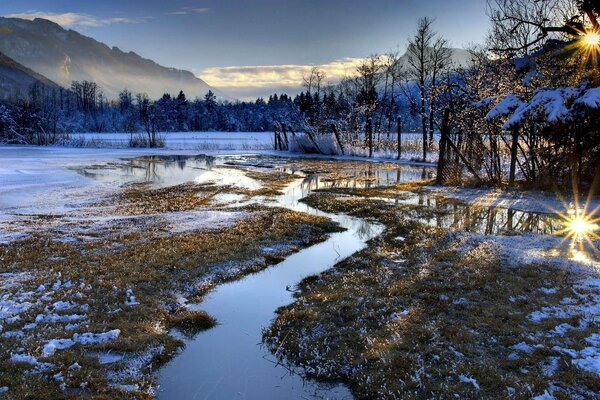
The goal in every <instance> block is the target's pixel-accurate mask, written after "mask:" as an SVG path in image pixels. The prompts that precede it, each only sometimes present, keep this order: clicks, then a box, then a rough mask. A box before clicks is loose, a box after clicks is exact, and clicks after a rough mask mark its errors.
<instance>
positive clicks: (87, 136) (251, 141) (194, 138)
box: [65, 132, 273, 150]
mask: <svg viewBox="0 0 600 400" xmlns="http://www.w3.org/2000/svg"><path fill="white" fill-rule="evenodd" d="M138 135H141V137H142V138H143V137H144V134H143V133H135V134H133V135H132V134H129V133H74V134H71V135H70V140H69V141H67V142H66V143H65V144H67V145H68V144H71V145H78V146H83V147H116V148H119V147H127V146H128V145H129V140H130V139H131V138H132V137H134V138H135V137H137V136H138ZM159 136H160V137H161V138H164V140H165V147H166V148H168V149H171V150H270V149H272V148H273V133H272V132H164V133H160V134H159Z"/></svg>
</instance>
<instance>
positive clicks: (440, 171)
mask: <svg viewBox="0 0 600 400" xmlns="http://www.w3.org/2000/svg"><path fill="white" fill-rule="evenodd" d="M449 120H450V109H448V108H446V109H445V110H444V117H443V118H442V126H441V138H440V145H439V148H440V150H439V156H438V165H437V175H436V181H437V183H439V184H441V183H442V182H443V181H442V177H443V175H444V167H445V166H446V165H445V164H446V147H447V144H446V143H447V141H448V133H449V132H448V130H449V128H450V126H449Z"/></svg>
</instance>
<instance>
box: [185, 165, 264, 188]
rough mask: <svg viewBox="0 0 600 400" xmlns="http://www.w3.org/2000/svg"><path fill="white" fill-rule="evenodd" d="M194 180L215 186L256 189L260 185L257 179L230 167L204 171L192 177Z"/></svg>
mask: <svg viewBox="0 0 600 400" xmlns="http://www.w3.org/2000/svg"><path fill="white" fill-rule="evenodd" d="M194 182H195V183H197V184H206V183H212V184H215V185H217V186H233V187H237V188H241V189H248V190H257V189H260V188H261V187H262V185H261V184H260V183H259V182H258V181H257V180H255V179H252V178H248V177H247V176H246V174H244V172H243V171H240V170H237V169H231V168H219V169H213V170H211V171H206V172H205V173H203V174H202V175H200V176H198V177H197V178H196V179H194Z"/></svg>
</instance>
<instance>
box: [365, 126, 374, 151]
mask: <svg viewBox="0 0 600 400" xmlns="http://www.w3.org/2000/svg"><path fill="white" fill-rule="evenodd" d="M366 130H367V141H368V143H369V158H372V157H373V120H372V119H371V117H369V118H367V129H366Z"/></svg>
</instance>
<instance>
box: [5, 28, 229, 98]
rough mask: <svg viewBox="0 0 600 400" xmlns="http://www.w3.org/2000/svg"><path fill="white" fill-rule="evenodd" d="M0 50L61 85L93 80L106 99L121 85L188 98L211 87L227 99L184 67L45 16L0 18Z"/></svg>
mask: <svg viewBox="0 0 600 400" xmlns="http://www.w3.org/2000/svg"><path fill="white" fill-rule="evenodd" d="M0 52H3V53H4V54H6V55H7V56H9V57H11V58H12V59H14V60H16V61H17V62H19V63H21V64H23V65H25V66H27V67H29V68H31V69H33V70H35V71H37V72H38V73H40V74H42V75H44V76H46V77H48V78H49V79H51V80H53V81H55V82H56V83H58V84H60V85H62V86H64V87H70V85H71V81H74V80H78V81H81V80H88V81H94V82H96V83H97V84H98V85H100V87H101V88H102V90H103V92H104V94H105V95H106V96H107V97H109V98H114V97H116V96H117V95H118V93H119V92H120V91H121V90H123V89H124V88H127V89H129V90H130V91H132V92H134V93H136V92H141V93H144V92H145V93H147V94H148V95H149V96H150V97H152V98H158V97H160V96H162V94H163V93H175V94H176V93H177V92H179V90H183V91H184V92H185V94H186V95H187V96H188V97H189V98H193V97H195V96H204V95H205V94H206V92H208V90H212V91H213V92H215V94H216V95H217V99H221V100H226V99H229V98H228V96H226V95H225V94H223V93H222V92H220V91H219V90H217V89H215V88H212V87H211V86H209V85H208V84H207V83H206V82H204V81H203V80H201V79H199V78H197V77H196V76H195V75H194V74H193V73H191V72H189V71H184V70H179V69H175V68H167V67H163V66H161V65H159V64H157V63H155V62H154V61H152V60H149V59H145V58H142V57H141V56H139V55H137V54H136V53H134V52H128V53H126V52H123V51H121V50H120V49H119V48H117V47H113V48H110V47H108V46H107V45H105V44H104V43H101V42H98V41H96V40H94V39H92V38H90V37H87V36H84V35H81V34H79V33H77V32H75V31H73V30H66V29H64V28H62V27H61V26H60V25H58V24H56V23H54V22H51V21H48V20H46V19H41V18H36V19H34V20H33V21H29V20H25V19H20V18H3V17H0ZM229 100H230V99H229Z"/></svg>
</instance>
